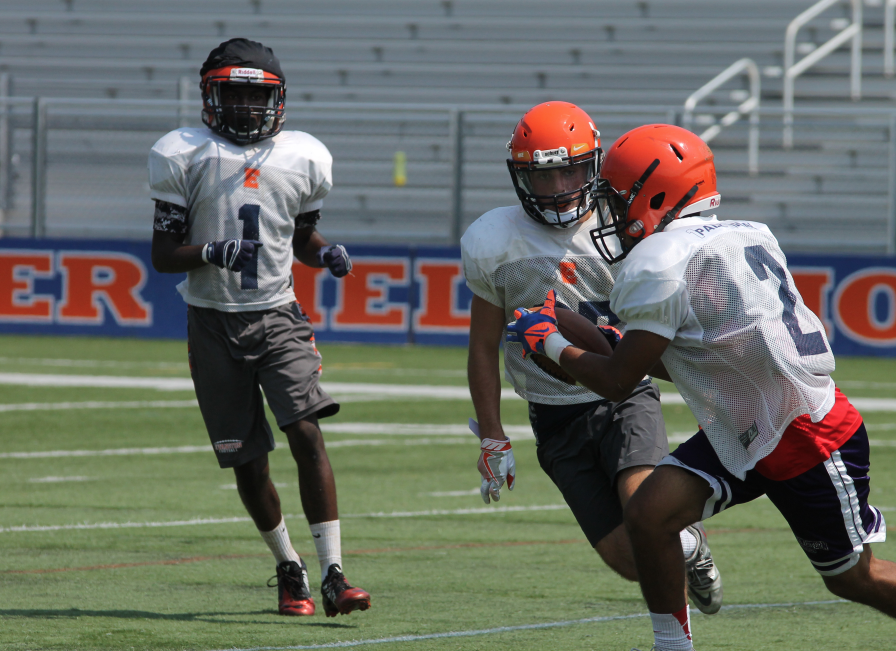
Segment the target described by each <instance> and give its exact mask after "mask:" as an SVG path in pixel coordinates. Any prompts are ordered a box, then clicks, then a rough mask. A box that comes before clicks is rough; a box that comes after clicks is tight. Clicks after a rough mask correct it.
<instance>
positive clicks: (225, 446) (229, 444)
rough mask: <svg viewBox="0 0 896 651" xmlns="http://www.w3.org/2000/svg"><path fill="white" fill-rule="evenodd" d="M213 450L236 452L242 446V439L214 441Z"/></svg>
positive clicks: (222, 452)
mask: <svg viewBox="0 0 896 651" xmlns="http://www.w3.org/2000/svg"><path fill="white" fill-rule="evenodd" d="M214 447H215V452H220V453H221V454H226V453H227V452H237V451H238V450H240V449H241V448H242V447H243V442H242V441H237V440H236V439H231V440H229V441H218V442H216V443H215V446H214Z"/></svg>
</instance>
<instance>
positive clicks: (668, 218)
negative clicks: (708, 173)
mask: <svg viewBox="0 0 896 651" xmlns="http://www.w3.org/2000/svg"><path fill="white" fill-rule="evenodd" d="M697 190H699V188H698V187H697V186H696V185H695V186H694V187H692V188H691V189H690V190H688V193H687V194H686V195H684V196H683V197H682V198H681V199H680V200H679V201H678V203H677V204H675V205H674V206H673V207H672V209H671V210H670V211H669V212H667V213H666V215H665V217H663V218H662V219H661V220H660V223H659V224H657V225H656V229H654V231H653V232H654V233H660V232H662V231H663V230H665V228H666V226H668V225H669V224H671V223H672V222H673V221H675V218H676V217H678V213H680V212H681V209H682V208H684V207H685V206H686V205H688V201H690V200H691V197H693V196H694V195H695V194H697Z"/></svg>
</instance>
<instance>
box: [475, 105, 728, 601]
mask: <svg viewBox="0 0 896 651" xmlns="http://www.w3.org/2000/svg"><path fill="white" fill-rule="evenodd" d="M599 135H600V134H599V133H598V132H597V130H596V129H595V127H594V123H593V121H592V119H591V118H590V117H589V116H588V114H587V113H585V111H583V110H582V109H580V108H579V107H577V106H575V105H574V104H569V103H567V102H547V103H544V104H540V105H538V106H536V107H534V108H533V109H531V110H530V111H528V112H527V113H526V114H525V115H524V116H523V118H522V119H521V120H520V121H519V123H518V124H517V126H516V128H515V129H514V131H513V135H512V137H511V140H510V142H509V143H508V145H507V147H508V149H509V151H510V159H509V160H508V167H509V170H510V175H511V178H512V181H513V184H514V187H515V188H516V192H517V196H518V197H519V199H520V205H516V206H508V207H505V208H497V209H495V210H492V211H490V212H487V213H486V214H484V215H483V216H482V217H480V218H479V219H478V220H477V221H476V222H474V223H473V224H472V225H471V226H470V228H469V229H468V230H467V231H466V233H465V234H464V236H463V238H462V239H461V251H462V256H463V264H464V274H465V277H466V281H467V285H468V286H469V287H470V289H471V290H472V291H473V293H474V297H473V302H472V307H471V325H470V344H469V365H468V376H469V383H470V393H471V395H472V398H473V405H474V407H475V409H476V415H477V418H478V435H479V436H480V439H481V446H480V447H481V454H480V459H479V469H480V472H481V473H482V476H483V480H482V487H481V492H482V498H483V500H484V501H485V502H486V503H489V501H490V499H495V500H497V499H499V497H500V489H501V487H502V485H503V484H504V483H505V482H506V483H507V486H508V488H509V489H511V490H512V489H513V486H514V482H515V479H516V478H515V473H516V470H515V464H514V461H513V451H512V448H511V443H510V441H509V440H507V437H506V435H505V434H504V430H503V429H502V427H501V415H500V392H501V387H500V377H499V366H498V353H499V345H500V343H501V340H502V339H503V336H504V329H505V326H506V324H507V323H508V322H509V321H511V320H512V319H513V308H514V307H516V306H519V305H529V306H532V305H535V304H537V303H541V302H542V301H543V300H544V295H545V293H546V292H547V290H548V289H550V288H551V287H554V286H556V287H558V288H559V289H558V297H559V298H558V300H562V302H563V304H564V305H565V306H568V307H569V308H570V309H572V310H573V311H576V312H578V313H580V314H583V315H585V316H587V317H588V318H589V319H591V320H592V321H593V322H595V323H596V324H598V325H599V326H601V327H602V328H603V330H604V332H605V333H606V334H608V335H609V338H610V339H611V340H612V342H613V344H615V342H616V341H617V340H618V334H619V333H618V331H617V330H616V328H615V327H613V326H617V325H618V326H619V327H623V324H621V323H620V322H619V319H618V318H617V317H616V315H615V314H614V313H613V312H612V311H611V310H610V309H609V301H610V291H611V290H612V288H613V282H614V278H613V273H612V268H611V267H610V265H608V264H607V263H606V262H605V261H604V260H603V259H602V258H601V257H600V256H599V255H597V253H596V252H595V250H594V247H593V244H592V242H591V238H590V236H589V231H591V230H592V229H594V228H596V227H597V225H598V221H597V217H596V214H595V211H594V208H595V204H596V189H597V183H598V171H599V167H600V161H601V149H600V140H599ZM521 352H522V348H521V346H520V345H519V344H515V343H512V342H509V343H507V344H506V345H505V347H504V362H505V369H506V371H505V372H506V377H507V379H508V381H510V382H511V383H512V384H513V386H514V389H515V390H516V392H517V393H518V394H519V395H520V396H521V397H522V398H524V399H526V400H527V401H528V402H529V417H530V421H531V424H532V429H533V431H534V433H535V437H536V442H537V452H538V460H539V463H540V464H541V467H542V468H543V469H544V471H545V472H546V473H547V474H548V476H549V477H550V478H551V479H552V480H553V481H554V483H555V484H556V485H557V487H558V488H559V489H560V491H561V493H562V494H563V497H564V499H565V500H566V502H567V503H568V504H569V506H570V508H571V510H572V512H573V514H574V515H575V517H576V519H577V521H578V523H579V525H580V526H581V528H582V531H583V532H584V533H585V535H586V537H587V538H588V541H589V543H590V544H591V546H592V547H594V549H595V550H596V551H597V553H598V554H599V555H600V557H601V558H602V559H603V560H604V562H606V563H607V565H609V566H610V567H611V568H612V569H613V570H615V571H616V572H618V573H619V574H620V575H621V576H623V577H625V578H626V579H628V580H630V581H635V580H637V574H636V569H635V565H634V561H633V558H632V553H631V547H630V544H629V542H628V536H627V534H626V531H625V527H624V526H623V507H624V506H625V503H626V502H627V501H628V498H629V497H630V496H631V494H632V493H633V492H634V491H635V489H636V488H637V487H638V485H639V484H640V483H641V482H642V481H643V480H644V478H645V477H646V476H647V475H648V474H649V473H650V472H651V471H652V470H653V467H654V466H655V465H656V464H657V463H658V462H659V461H660V459H662V458H663V457H664V456H665V455H666V454H667V453H668V450H669V447H668V442H667V440H666V430H665V426H664V423H663V419H662V412H661V410H660V401H659V390H658V388H657V387H656V385H654V384H653V383H652V382H651V381H650V379H649V378H645V377H644V374H642V380H643V381H639V385H638V389H637V391H636V392H635V395H632V396H630V397H628V399H627V400H624V401H620V402H617V403H611V402H610V401H608V400H607V399H605V398H604V397H602V396H601V395H599V394H596V393H594V392H592V391H590V390H589V389H587V388H585V387H583V386H575V385H571V384H568V383H565V382H563V381H561V380H559V379H556V378H554V377H552V376H551V375H549V374H548V373H546V372H544V371H542V370H541V368H539V367H538V366H536V365H535V364H533V363H531V362H529V361H526V360H524V359H523V357H522V355H521ZM696 520H697V518H695V520H694V521H695V522H696ZM689 524H691V523H685V525H689ZM682 529H683V530H682V531H681V536H680V539H681V544H682V547H683V548H684V552H683V553H685V555H686V556H687V557H688V559H689V563H688V576H689V581H688V592H689V593H690V595H691V598H692V599H693V600H694V602H695V604H696V605H698V607H699V608H700V609H701V610H702V611H703V612H706V613H714V612H717V611H718V610H719V608H720V607H721V601H722V581H721V576H720V575H719V572H718V570H717V569H716V568H715V566H714V564H713V561H712V557H711V555H710V551H709V547H708V545H707V544H706V536H705V533H704V532H703V530H702V528H700V527H699V526H698V527H687V528H685V526H684V525H683V526H682ZM683 592H684V591H682V593H683Z"/></svg>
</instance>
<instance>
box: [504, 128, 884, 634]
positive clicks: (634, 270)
mask: <svg viewBox="0 0 896 651" xmlns="http://www.w3.org/2000/svg"><path fill="white" fill-rule="evenodd" d="M601 176H602V178H603V180H604V181H606V184H605V185H602V186H601V189H600V191H599V193H598V197H597V200H598V205H599V206H600V207H601V210H602V211H603V214H602V216H603V220H602V221H603V224H602V225H601V226H600V227H599V228H596V229H594V231H593V232H592V237H593V239H594V242H595V244H596V245H597V248H598V250H599V251H600V252H601V255H602V256H603V257H604V258H605V259H607V260H609V261H613V262H615V261H618V260H621V259H622V258H625V262H624V263H623V264H622V265H620V267H621V268H620V269H619V273H618V276H617V278H616V284H615V286H614V288H613V291H612V293H611V296H610V307H611V309H612V310H613V311H614V312H615V313H616V314H618V315H619V317H620V319H623V320H625V321H626V322H627V330H626V336H625V337H624V338H623V339H622V341H621V342H620V343H619V345H618V346H617V347H616V348H615V350H614V351H613V354H612V356H610V357H605V356H601V355H594V354H591V353H587V352H585V351H582V350H579V349H576V348H575V347H572V346H570V345H568V343H569V342H565V343H564V341H565V340H562V339H563V338H562V335H560V334H559V333H552V334H549V336H548V339H550V342H548V341H544V342H538V341H537V337H536V341H535V344H534V345H536V346H538V345H540V346H542V347H544V348H545V350H547V351H549V352H550V353H551V355H552V359H554V361H556V362H558V363H559V364H561V365H562V367H563V369H564V370H566V371H567V372H569V373H570V374H571V375H572V376H574V377H575V378H577V379H578V380H579V382H581V383H582V384H583V385H585V386H587V387H589V388H591V389H592V390H594V391H597V392H600V393H602V394H603V395H605V396H608V397H610V398H612V399H614V400H623V399H625V397H626V396H627V395H629V394H630V393H631V392H632V391H633V390H635V389H636V387H637V386H638V384H639V382H640V380H641V378H642V377H643V375H644V374H645V373H653V374H656V375H658V376H660V377H666V379H670V380H672V381H674V382H675V385H676V388H677V389H678V390H679V392H680V393H681V395H682V397H684V399H685V401H686V402H687V404H688V406H689V407H690V408H691V411H692V412H693V413H694V415H695V416H696V418H697V421H698V422H699V423H701V425H702V429H701V430H700V431H699V432H698V433H697V434H696V435H695V436H693V437H692V438H691V439H689V440H688V441H687V442H685V443H683V444H682V445H680V446H679V447H678V448H677V449H676V450H675V451H674V452H673V453H672V454H671V455H669V456H667V457H666V458H664V459H663V460H662V461H661V462H660V463H659V465H658V467H657V469H656V470H655V471H654V472H653V473H652V474H651V475H650V476H649V477H648V478H647V479H645V481H644V482H643V483H642V484H641V486H640V487H639V489H638V490H637V491H636V492H635V494H634V495H633V496H632V498H631V499H630V501H629V503H628V507H627V508H626V513H625V524H626V528H627V529H628V531H629V534H630V536H631V541H632V546H633V549H634V557H635V563H636V565H637V571H638V576H639V579H640V583H641V589H642V591H643V593H644V598H645V599H646V601H647V605H648V607H649V608H650V612H651V618H652V623H653V630H654V634H655V648H656V649H657V650H658V651H688V650H690V649H693V646H692V643H691V634H690V622H689V616H688V610H687V604H686V602H685V601H684V599H683V598H682V593H681V586H682V585H683V584H684V582H685V576H686V568H685V565H684V563H683V562H682V560H683V559H682V553H681V550H680V547H679V545H678V542H677V532H678V530H679V528H680V527H681V526H682V525H683V524H687V523H690V522H695V521H697V520H705V519H706V518H709V517H711V516H713V515H715V514H716V513H719V512H720V511H722V510H724V509H726V508H729V507H731V506H733V505H735V504H742V503H745V502H749V501H751V500H753V499H756V498H757V497H760V496H761V495H764V494H765V495H768V497H769V498H770V499H771V501H772V503H773V504H774V505H775V506H776V507H777V508H778V510H779V511H780V512H781V513H782V515H783V516H784V517H785V519H786V520H787V522H788V524H789V525H790V527H791V529H792V530H793V532H794V534H795V536H796V539H797V541H798V542H799V544H800V546H801V547H802V548H803V551H804V552H805V553H806V555H807V556H808V557H809V560H810V562H811V563H812V565H813V566H814V567H815V569H816V571H818V572H819V574H821V575H822V578H823V580H824V582H825V585H826V586H827V587H828V589H830V590H831V591H832V592H833V593H834V594H836V595H838V596H840V597H843V598H846V599H851V600H853V601H857V602H859V603H863V604H867V605H869V606H872V607H874V608H877V609H878V610H880V611H882V612H884V613H886V614H888V615H890V616H896V564H894V563H891V562H888V561H882V560H879V559H877V558H875V557H874V556H873V554H872V552H871V547H870V546H869V543H874V542H882V541H883V540H884V539H885V538H886V526H885V523H884V518H883V515H882V514H881V512H880V511H879V510H878V509H876V508H874V507H873V506H871V505H870V504H868V494H869V491H870V479H869V477H868V468H869V462H868V437H867V433H866V431H865V427H864V425H863V423H862V418H861V415H860V414H859V413H858V411H856V409H855V407H853V406H852V405H851V404H850V403H849V401H848V400H847V399H846V397H845V396H844V395H843V394H842V393H840V391H839V390H838V389H837V388H836V387H835V386H834V382H833V380H832V379H831V377H830V375H829V374H830V373H831V371H833V370H834V357H833V355H832V354H831V351H830V346H829V344H828V341H827V338H826V337H825V331H824V327H823V326H822V324H821V321H820V320H819V319H818V317H817V316H815V314H813V313H812V312H811V311H810V310H809V309H808V308H807V307H806V305H805V304H804V303H803V301H802V298H801V297H800V295H799V292H798V291H797V289H796V286H795V285H794V282H793V277H792V276H791V275H790V272H789V271H788V270H787V261H786V259H785V257H784V254H783V253H782V252H781V249H780V247H779V246H778V242H777V240H775V238H774V236H773V235H772V234H771V232H770V231H769V229H768V228H767V227H766V226H765V225H764V224H760V223H755V222H748V221H719V220H718V219H716V217H715V215H708V216H704V215H703V214H702V213H703V212H704V211H705V210H708V209H710V208H714V207H715V206H717V205H718V204H719V194H718V191H717V190H716V175H715V167H714V163H713V155H712V152H711V151H710V149H709V147H708V146H707V145H706V143H704V142H703V141H702V140H701V139H700V138H699V137H697V136H696V135H694V134H692V133H690V132H689V131H686V130H685V129H682V128H680V127H675V126H670V125H647V126H643V127H639V128H637V129H634V130H632V131H630V132H628V133H626V134H624V135H623V136H621V137H620V138H619V140H617V141H616V143H615V144H614V145H613V147H612V148H611V149H610V150H609V151H608V152H607V156H606V160H605V163H604V166H603V168H602V170H601ZM521 305H524V304H521ZM540 316H541V319H540V323H539V325H541V326H542V327H544V324H543V322H544V318H543V315H540ZM530 320H532V318H531V315H528V314H524V315H522V317H521V318H520V319H519V320H518V322H517V323H516V324H511V326H508V328H512V329H517V330H525V329H526V327H527V322H528V321H530ZM548 329H549V328H548ZM523 345H524V346H528V345H530V344H529V340H526V342H525V343H524V344H523Z"/></svg>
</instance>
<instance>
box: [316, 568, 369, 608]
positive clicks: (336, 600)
mask: <svg viewBox="0 0 896 651" xmlns="http://www.w3.org/2000/svg"><path fill="white" fill-rule="evenodd" d="M320 593H321V594H322V595H323V597H324V612H325V613H326V614H327V617H336V615H348V614H349V613H350V612H352V611H353V610H367V609H368V608H370V595H369V594H367V593H366V592H365V591H364V590H362V589H361V588H355V587H352V585H351V584H350V583H349V582H348V581H346V580H345V575H344V574H343V573H342V568H341V567H339V565H338V564H337V563H333V564H332V565H331V566H330V567H329V568H328V569H327V578H326V579H324V582H323V583H322V584H321V586H320Z"/></svg>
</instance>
